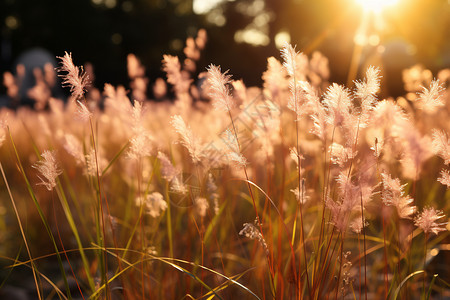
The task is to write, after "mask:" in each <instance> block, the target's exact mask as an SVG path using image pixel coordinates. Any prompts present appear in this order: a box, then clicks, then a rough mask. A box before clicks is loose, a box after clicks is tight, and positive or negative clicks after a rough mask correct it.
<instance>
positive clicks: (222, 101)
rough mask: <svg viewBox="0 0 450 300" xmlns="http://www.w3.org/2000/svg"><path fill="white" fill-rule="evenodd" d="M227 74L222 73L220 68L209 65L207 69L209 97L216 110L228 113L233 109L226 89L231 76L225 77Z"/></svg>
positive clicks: (232, 103) (231, 100)
mask: <svg viewBox="0 0 450 300" xmlns="http://www.w3.org/2000/svg"><path fill="white" fill-rule="evenodd" d="M227 73H228V71H225V72H224V73H222V71H221V69H220V66H215V65H212V64H211V65H209V67H208V85H209V95H210V97H211V98H212V101H213V102H212V103H213V106H214V108H215V109H217V110H222V111H230V110H231V109H232V108H233V107H234V101H233V98H232V97H231V94H230V90H229V88H228V84H229V83H230V82H231V75H227Z"/></svg>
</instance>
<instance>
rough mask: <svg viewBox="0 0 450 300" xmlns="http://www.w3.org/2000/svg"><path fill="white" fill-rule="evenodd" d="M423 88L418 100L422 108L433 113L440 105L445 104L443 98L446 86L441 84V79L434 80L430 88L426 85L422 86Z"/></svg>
mask: <svg viewBox="0 0 450 300" xmlns="http://www.w3.org/2000/svg"><path fill="white" fill-rule="evenodd" d="M422 89H423V90H422V92H421V93H419V99H418V100H419V104H420V108H422V109H423V110H424V111H425V112H427V113H433V112H435V111H436V109H437V108H438V107H441V106H443V105H444V102H443V101H442V99H441V98H442V95H443V91H444V88H443V86H442V85H441V84H439V80H432V81H431V83H430V88H429V89H427V88H425V87H422Z"/></svg>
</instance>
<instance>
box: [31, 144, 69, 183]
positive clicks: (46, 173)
mask: <svg viewBox="0 0 450 300" xmlns="http://www.w3.org/2000/svg"><path fill="white" fill-rule="evenodd" d="M41 156H42V160H40V161H38V162H36V163H35V164H34V165H33V168H35V169H36V170H38V171H39V173H40V174H41V176H38V177H39V179H40V180H41V182H40V183H39V184H41V185H44V186H45V187H46V188H47V190H49V191H51V190H53V188H54V187H55V186H56V177H58V176H59V175H60V174H61V173H62V171H61V170H60V169H59V168H58V164H57V162H56V157H55V151H48V150H45V151H44V152H43V153H42V154H41Z"/></svg>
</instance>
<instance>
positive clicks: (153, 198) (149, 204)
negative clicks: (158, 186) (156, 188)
mask: <svg viewBox="0 0 450 300" xmlns="http://www.w3.org/2000/svg"><path fill="white" fill-rule="evenodd" d="M135 202H136V205H137V206H141V205H144V208H145V211H146V213H148V214H149V215H150V216H151V217H153V218H157V217H159V216H160V215H161V213H163V212H164V211H165V210H166V209H167V202H166V201H165V200H164V198H163V196H162V195H161V194H160V193H158V192H153V193H151V194H150V195H147V196H146V197H138V198H136V201H135Z"/></svg>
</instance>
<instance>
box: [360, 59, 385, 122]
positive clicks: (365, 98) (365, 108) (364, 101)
mask: <svg viewBox="0 0 450 300" xmlns="http://www.w3.org/2000/svg"><path fill="white" fill-rule="evenodd" d="M380 78H381V76H380V69H379V68H376V67H374V66H370V67H369V68H367V71H366V78H365V80H364V81H355V86H356V90H355V93H354V95H355V96H356V97H357V98H359V99H361V114H360V116H361V119H360V126H366V124H367V122H368V119H369V112H370V111H371V110H372V109H373V108H374V103H375V100H376V99H377V98H376V94H377V93H378V91H379V90H380Z"/></svg>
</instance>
